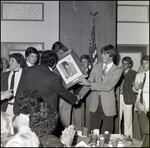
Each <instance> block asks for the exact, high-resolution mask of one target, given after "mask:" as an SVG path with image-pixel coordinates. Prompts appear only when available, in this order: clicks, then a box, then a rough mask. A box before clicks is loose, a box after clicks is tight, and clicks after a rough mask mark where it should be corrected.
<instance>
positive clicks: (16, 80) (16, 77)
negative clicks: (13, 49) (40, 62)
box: [8, 68, 22, 96]
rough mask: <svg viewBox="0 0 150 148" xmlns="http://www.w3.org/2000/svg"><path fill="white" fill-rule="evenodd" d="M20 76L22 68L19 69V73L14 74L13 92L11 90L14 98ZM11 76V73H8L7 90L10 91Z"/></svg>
mask: <svg viewBox="0 0 150 148" xmlns="http://www.w3.org/2000/svg"><path fill="white" fill-rule="evenodd" d="M21 74H22V68H20V69H19V71H18V72H16V73H15V80H14V90H13V94H14V96H15V95H16V92H17V88H18V84H19V81H20V77H21ZM12 75H13V71H11V72H10V74H9V77H8V88H9V89H10V83H11V78H12Z"/></svg>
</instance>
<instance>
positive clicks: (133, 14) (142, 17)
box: [117, 5, 149, 23]
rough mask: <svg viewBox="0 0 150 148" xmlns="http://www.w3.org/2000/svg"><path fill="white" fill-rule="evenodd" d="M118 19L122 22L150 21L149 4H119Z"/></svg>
mask: <svg viewBox="0 0 150 148" xmlns="http://www.w3.org/2000/svg"><path fill="white" fill-rule="evenodd" d="M117 21H118V22H122V23H148V22H149V6H146V5H118V15H117Z"/></svg>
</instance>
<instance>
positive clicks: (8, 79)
mask: <svg viewBox="0 0 150 148" xmlns="http://www.w3.org/2000/svg"><path fill="white" fill-rule="evenodd" d="M9 59H10V61H9V64H10V67H9V68H10V69H11V71H8V72H5V73H3V74H2V77H1V91H6V90H9V89H12V90H13V97H12V98H11V99H5V100H3V101H1V110H2V111H4V112H7V113H9V114H10V115H12V116H14V115H18V114H19V107H18V102H17V100H18V97H19V96H20V95H21V92H22V90H23V87H24V82H25V81H24V77H25V75H26V71H25V70H24V67H25V65H26V61H25V58H24V56H23V55H22V54H20V53H13V54H10V55H9ZM12 82H13V83H12Z"/></svg>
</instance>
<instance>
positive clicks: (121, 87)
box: [120, 72, 126, 94]
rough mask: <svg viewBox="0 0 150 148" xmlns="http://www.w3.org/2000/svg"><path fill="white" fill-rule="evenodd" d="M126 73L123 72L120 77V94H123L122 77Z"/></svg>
mask: <svg viewBox="0 0 150 148" xmlns="http://www.w3.org/2000/svg"><path fill="white" fill-rule="evenodd" d="M125 74H126V73H125V72H123V74H122V77H121V84H120V94H123V87H124V75H125Z"/></svg>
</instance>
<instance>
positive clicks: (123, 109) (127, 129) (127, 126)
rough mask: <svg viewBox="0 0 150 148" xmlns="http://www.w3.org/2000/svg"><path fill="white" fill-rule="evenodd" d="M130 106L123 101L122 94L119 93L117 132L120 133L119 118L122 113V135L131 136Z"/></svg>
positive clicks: (120, 118)
mask: <svg viewBox="0 0 150 148" xmlns="http://www.w3.org/2000/svg"><path fill="white" fill-rule="evenodd" d="M132 107H133V105H127V104H125V103H124V99H123V95H122V94H120V112H119V133H120V134H122V133H121V120H122V115H124V135H126V136H131V137H133V130H132Z"/></svg>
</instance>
